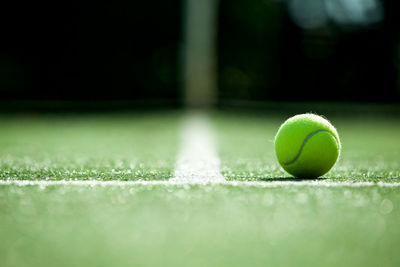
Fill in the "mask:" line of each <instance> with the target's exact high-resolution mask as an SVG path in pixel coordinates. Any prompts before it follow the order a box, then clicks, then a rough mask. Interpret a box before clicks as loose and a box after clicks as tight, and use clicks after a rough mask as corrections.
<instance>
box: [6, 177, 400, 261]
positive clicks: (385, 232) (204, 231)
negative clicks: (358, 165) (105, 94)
mask: <svg viewBox="0 0 400 267" xmlns="http://www.w3.org/2000/svg"><path fill="white" fill-rule="evenodd" d="M399 221H400V193H399V189H398V188H378V187H368V188H350V187H341V188H337V187H334V188H326V187H322V188H315V187H307V186H304V187H290V186H289V187H287V186H283V187H278V188H259V187H232V186H227V185H216V186H215V185H214V186H213V185H208V186H193V185H191V186H190V185H187V186H170V187H166V186H124V187H119V186H105V187H102V186H94V187H90V186H87V187H80V186H48V187H44V188H43V187H40V186H27V187H19V186H4V185H3V186H0V236H1V242H0V266H335V267H336V266H363V267H365V266H399V264H400V255H399V253H398V249H399V247H400V228H399V227H398V226H399Z"/></svg>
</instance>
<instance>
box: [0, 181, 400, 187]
mask: <svg viewBox="0 0 400 267" xmlns="http://www.w3.org/2000/svg"><path fill="white" fill-rule="evenodd" d="M0 185H17V186H36V185H38V186H53V185H58V186H60V185H61V186H63V185H74V186H140V185H144V186H147V185H148V186H153V185H154V186H157V185H160V186H188V185H228V186H247V187H263V188H274V187H285V186H293V187H301V186H311V187H373V186H378V187H400V182H393V183H389V182H377V183H374V182H333V181H298V182H297V181H271V182H261V181H221V182H215V181H211V182H210V181H208V182H207V181H196V182H190V183H188V182H186V181H176V180H175V181H171V180H170V181H143V180H138V181H115V180H113V181H99V180H85V181H81V180H59V181H41V180H0Z"/></svg>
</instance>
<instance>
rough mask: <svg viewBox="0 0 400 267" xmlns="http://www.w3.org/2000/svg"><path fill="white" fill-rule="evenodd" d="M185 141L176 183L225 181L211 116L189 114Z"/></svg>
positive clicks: (183, 133) (177, 168) (178, 164)
mask: <svg viewBox="0 0 400 267" xmlns="http://www.w3.org/2000/svg"><path fill="white" fill-rule="evenodd" d="M181 138H182V142H181V148H180V152H179V154H178V159H177V163H176V167H175V173H174V178H172V179H171V181H172V182H183V183H204V182H210V183H214V182H223V181H225V177H223V176H222V175H221V171H220V159H219V157H218V153H217V145H216V140H215V136H214V131H213V128H212V126H211V123H210V121H209V120H208V118H207V116H206V115H205V114H202V113H195V112H192V113H189V114H188V116H187V118H186V119H185V121H184V124H183V131H182V136H181Z"/></svg>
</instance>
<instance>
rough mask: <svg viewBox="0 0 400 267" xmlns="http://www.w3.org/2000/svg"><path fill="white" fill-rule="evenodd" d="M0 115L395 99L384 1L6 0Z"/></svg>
mask: <svg viewBox="0 0 400 267" xmlns="http://www.w3.org/2000/svg"><path fill="white" fill-rule="evenodd" d="M0 10H1V11H0V12H1V14H0V20H1V25H2V31H1V37H2V38H1V43H0V104H1V109H6V110H7V109H27V108H40V107H46V108H54V109H57V108H75V107H80V108H82V107H89V108H116V109H118V108H121V107H123V108H137V107H182V106H191V107H213V106H217V107H235V106H244V107H246V106H254V105H258V104H260V103H280V102H282V101H290V102H303V103H304V102H309V101H318V102H319V103H325V102H326V103H328V102H340V103H343V102H350V103H353V102H367V103H391V105H393V106H397V103H398V101H399V100H400V29H399V25H400V16H399V15H398V11H399V10H400V3H399V2H398V1H389V0H385V1H384V0H252V1H247V0H219V1H218V0H201V1H200V0H182V1H181V0H179V1H178V0H170V1H157V0H153V1H126V0H116V1H91V0H89V1H77V0H70V1H51V2H44V1H30V2H18V1H8V2H7V3H3V4H2V8H1V9H0Z"/></svg>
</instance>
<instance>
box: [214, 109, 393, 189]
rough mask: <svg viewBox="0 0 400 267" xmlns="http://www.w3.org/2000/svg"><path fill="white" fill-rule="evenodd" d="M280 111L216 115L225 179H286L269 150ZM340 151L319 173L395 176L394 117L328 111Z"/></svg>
mask: <svg viewBox="0 0 400 267" xmlns="http://www.w3.org/2000/svg"><path fill="white" fill-rule="evenodd" d="M285 119H287V117H285V116H261V115H259V114H258V115H255V114H246V115H244V114H229V113H225V114H218V115H215V116H214V121H215V125H216V127H217V129H218V130H217V133H218V140H219V150H220V157H221V165H222V166H221V169H222V174H223V175H224V176H225V177H227V178H228V179H230V180H245V181H247V180H261V181H271V180H280V179H282V178H290V176H289V175H288V174H287V173H285V172H284V171H283V170H282V169H281V168H280V166H279V164H278V162H277V160H276V158H275V154H274V136H275V134H276V131H277V129H278V128H279V126H280V124H281V123H282V122H283V121H284V120H285ZM329 119H330V120H331V122H332V123H333V124H334V125H335V127H336V128H337V130H338V131H339V135H340V139H341V142H342V154H341V157H340V160H339V162H338V163H337V164H336V166H335V167H334V168H333V169H332V170H331V171H330V172H329V173H327V174H326V175H324V176H323V177H322V178H324V179H326V180H330V181H332V180H334V181H351V182H359V181H386V182H394V181H397V182H398V181H400V120H399V119H394V118H385V117H365V116H364V117H360V116H354V117H352V116H351V115H350V116H333V117H332V118H329Z"/></svg>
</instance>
